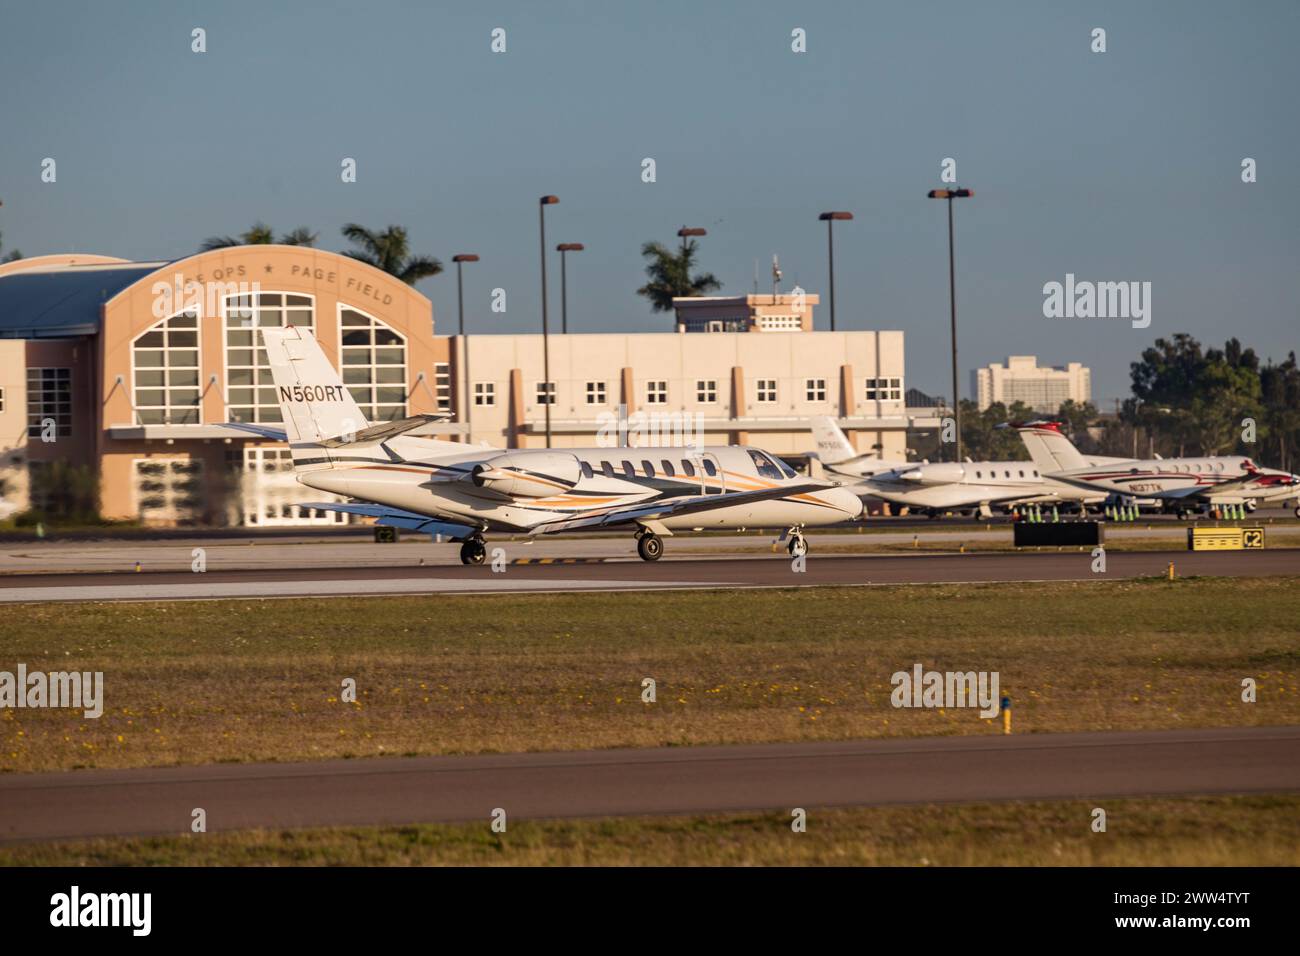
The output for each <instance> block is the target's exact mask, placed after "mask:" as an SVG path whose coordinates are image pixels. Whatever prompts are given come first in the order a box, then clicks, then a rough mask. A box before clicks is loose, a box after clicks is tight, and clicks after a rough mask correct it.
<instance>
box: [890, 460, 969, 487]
mask: <svg viewBox="0 0 1300 956" xmlns="http://www.w3.org/2000/svg"><path fill="white" fill-rule="evenodd" d="M964 474H965V469H964V468H963V467H962V466H961V465H960V464H958V463H957V462H942V461H941V462H934V463H933V464H926V465H914V466H911V467H906V468H899V469H898V477H899V478H900V479H902V480H903V481H910V482H913V483H915V484H918V485H947V484H952V483H953V482H957V481H961V480H962V476H963V475H964Z"/></svg>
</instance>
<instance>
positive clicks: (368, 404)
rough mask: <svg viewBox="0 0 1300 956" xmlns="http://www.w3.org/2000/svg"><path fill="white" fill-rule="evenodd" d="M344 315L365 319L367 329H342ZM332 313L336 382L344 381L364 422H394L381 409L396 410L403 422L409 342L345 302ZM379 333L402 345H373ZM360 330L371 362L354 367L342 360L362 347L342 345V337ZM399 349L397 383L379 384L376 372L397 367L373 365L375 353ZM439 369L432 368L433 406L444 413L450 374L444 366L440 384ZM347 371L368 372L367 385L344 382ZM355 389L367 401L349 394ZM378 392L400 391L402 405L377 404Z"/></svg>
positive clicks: (448, 399) (407, 406) (407, 399)
mask: <svg viewBox="0 0 1300 956" xmlns="http://www.w3.org/2000/svg"><path fill="white" fill-rule="evenodd" d="M344 312H355V313H356V314H357V315H359V316H361V317H362V318H364V319H368V320H369V322H370V324H369V325H368V326H360V325H349V326H344V325H343V313H344ZM335 313H336V321H337V323H338V334H339V361H338V367H339V378H340V379H342V380H343V385H344V387H346V388H347V390H348V394H349V395H351V396H352V400H353V401H355V402H356V403H357V407H358V408H360V409H361V411H362V413H363V414H364V415H365V416H366V420H367V421H371V422H386V421H395V420H396V419H394V418H390V417H389V414H390V413H385V414H380V410H381V409H394V408H395V409H397V419H402V418H405V417H406V416H407V415H408V414H409V413H410V401H411V384H410V383H411V345H410V342H409V340H408V339H407V337H406V336H405V335H403V334H402V333H401V332H399V331H397V329H395V328H393V327H392V326H391V325H389V324H388V323H387V322H385V321H384V320H383V319H380V318H378V317H377V316H374V315H371V314H370V313H369V312H367V311H366V310H365V309H358V308H357V307H356V306H355V305H351V304H349V303H347V302H340V303H338V305H337V307H336V308H335ZM379 329H383V330H384V331H385V332H388V333H390V334H392V335H395V336H396V337H397V339H398V341H399V342H400V343H401V345H400V346H396V345H377V344H375V332H376V331H377V330H379ZM363 330H364V331H367V332H369V333H370V343H369V344H368V345H366V346H365V348H368V349H370V350H371V355H370V361H369V363H365V364H356V365H353V364H350V363H348V362H346V361H344V358H345V356H346V355H347V354H348V353H349V352H352V351H357V350H359V349H360V348H362V347H361V346H357V345H344V344H343V337H344V335H346V334H347V333H348V332H360V331H363ZM399 347H400V348H401V350H402V379H401V381H400V382H381V381H379V370H380V369H381V368H383V369H391V368H395V367H396V366H394V365H392V364H389V363H384V364H379V363H377V362H376V361H375V358H376V357H375V350H377V349H380V348H399ZM440 365H442V366H446V363H440ZM440 365H435V366H434V381H433V393H434V401H435V404H436V405H437V410H438V411H446V410H447V409H448V408H450V407H451V372H450V366H446V369H445V375H446V381H445V382H444V381H440V380H439V378H438V368H439V367H440ZM349 369H366V370H368V371H369V381H368V382H349V381H348V380H347V373H348V370H349ZM444 386H445V387H444ZM354 388H355V389H364V390H365V391H366V392H367V394H368V397H367V398H366V399H365V400H364V401H363V400H362V399H360V398H357V396H356V393H355V392H353V391H352V390H353V389H354ZM381 388H390V389H396V388H400V389H401V390H402V401H401V402H400V403H399V402H381V401H379V400H378V398H379V390H380V389H381ZM444 392H445V394H444ZM444 400H445V401H446V402H447V404H446V406H444V405H443V402H444Z"/></svg>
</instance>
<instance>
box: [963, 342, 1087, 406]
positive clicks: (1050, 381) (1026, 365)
mask: <svg viewBox="0 0 1300 956" xmlns="http://www.w3.org/2000/svg"><path fill="white" fill-rule="evenodd" d="M971 379H972V383H971V390H972V391H973V392H974V393H975V398H976V401H977V402H978V404H979V409H980V411H983V410H984V409H986V408H988V407H989V406H990V405H992V404H993V403H994V402H1001V403H1002V404H1003V405H1007V406H1010V405H1012V404H1014V403H1015V402H1023V403H1024V404H1026V405H1028V406H1029V407H1030V408H1032V409H1033V410H1034V411H1036V412H1043V413H1046V414H1052V413H1055V412H1056V411H1057V409H1059V408H1060V407H1061V404H1062V403H1063V402H1065V401H1067V400H1068V401H1074V402H1077V403H1079V404H1082V403H1084V402H1088V401H1091V400H1092V371H1091V370H1090V369H1088V368H1085V367H1084V366H1083V365H1081V364H1079V363H1078V362H1070V363H1069V364H1068V365H1054V366H1040V365H1039V364H1038V357H1037V356H1035V355H1011V356H1008V357H1007V364H1006V365H1001V364H999V363H996V362H995V363H993V364H992V365H989V366H987V367H986V368H977V369H975V371H974V372H972V373H971Z"/></svg>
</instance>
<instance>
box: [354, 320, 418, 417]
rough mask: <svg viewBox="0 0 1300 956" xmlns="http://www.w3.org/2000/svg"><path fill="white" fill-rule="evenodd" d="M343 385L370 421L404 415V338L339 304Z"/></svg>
mask: <svg viewBox="0 0 1300 956" xmlns="http://www.w3.org/2000/svg"><path fill="white" fill-rule="evenodd" d="M339 322H340V330H339V341H340V343H341V347H340V354H339V363H340V364H341V365H342V369H343V384H344V385H346V386H347V387H348V391H350V392H351V393H352V397H353V399H355V400H356V403H357V404H358V405H359V406H361V411H362V412H363V413H364V414H365V416H366V418H367V419H369V420H370V421H372V422H385V421H396V420H397V419H399V418H405V417H406V395H407V392H406V340H405V339H404V338H402V337H401V336H400V335H398V334H397V333H396V332H394V331H393V330H392V329H390V328H389V327H388V326H386V325H384V323H382V322H380V321H379V320H378V319H376V318H374V317H372V316H369V315H366V314H365V313H364V312H358V311H357V310H356V309H353V308H351V307H349V306H346V305H341V306H339Z"/></svg>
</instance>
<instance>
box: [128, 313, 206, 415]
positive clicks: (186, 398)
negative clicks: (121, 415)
mask: <svg viewBox="0 0 1300 956" xmlns="http://www.w3.org/2000/svg"><path fill="white" fill-rule="evenodd" d="M131 368H132V382H131V385H132V389H133V392H134V396H135V398H134V402H133V404H134V405H135V410H136V414H137V415H139V416H140V424H142V425H197V424H198V423H199V418H200V415H199V319H198V316H197V315H196V314H195V313H194V312H182V313H180V314H179V315H173V316H172V317H171V318H169V319H163V320H162V321H161V322H159V323H158V324H157V325H154V326H152V327H150V328H149V329H148V330H147V331H145V332H143V333H141V334H140V335H139V336H138V337H137V338H136V340H135V341H134V342H132V343H131Z"/></svg>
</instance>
